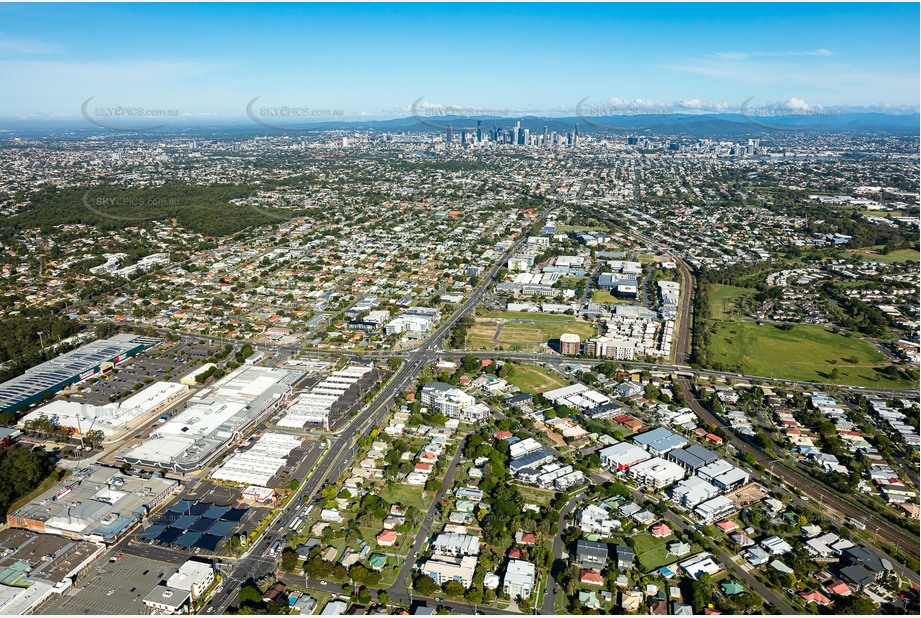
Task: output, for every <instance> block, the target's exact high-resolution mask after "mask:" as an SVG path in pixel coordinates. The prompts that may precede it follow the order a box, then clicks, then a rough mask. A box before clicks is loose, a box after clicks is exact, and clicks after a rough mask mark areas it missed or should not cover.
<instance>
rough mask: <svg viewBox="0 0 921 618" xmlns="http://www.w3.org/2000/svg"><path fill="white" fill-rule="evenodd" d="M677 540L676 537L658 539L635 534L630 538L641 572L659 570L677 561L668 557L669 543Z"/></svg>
mask: <svg viewBox="0 0 921 618" xmlns="http://www.w3.org/2000/svg"><path fill="white" fill-rule="evenodd" d="M674 540H675V537H674V536H671V537H668V538H664V539H657V538H654V537H653V536H652V535H650V534H645V533H643V534H634V535H633V536H632V537H630V542H631V543H632V544H633V552H634V553H635V554H636V558H637V560H638V561H639V563H640V570H641V571H643V572H644V573H647V572H649V571H652V570H653V569H657V568H659V567H661V566H665V565H666V564H670V563H672V562H674V561H675V560H676V558H675V557H674V556H669V555H668V549H667V548H666V544H667V543H671V542H672V541H674Z"/></svg>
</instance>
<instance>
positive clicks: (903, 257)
mask: <svg viewBox="0 0 921 618" xmlns="http://www.w3.org/2000/svg"><path fill="white" fill-rule="evenodd" d="M860 257H861V259H863V261H865V262H882V263H884V264H895V263H896V262H907V261H909V260H913V261H915V262H917V261H919V260H921V253H919V252H917V251H915V250H914V249H899V250H897V251H891V252H889V253H887V254H886V255H882V254H880V255H875V254H869V253H863V254H861V256H860Z"/></svg>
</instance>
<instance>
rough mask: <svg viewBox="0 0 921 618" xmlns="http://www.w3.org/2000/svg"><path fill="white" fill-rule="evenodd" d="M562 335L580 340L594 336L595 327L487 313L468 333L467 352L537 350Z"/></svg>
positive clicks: (556, 318) (563, 319)
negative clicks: (469, 350) (573, 335)
mask: <svg viewBox="0 0 921 618" xmlns="http://www.w3.org/2000/svg"><path fill="white" fill-rule="evenodd" d="M563 333H575V334H577V335H579V336H580V337H581V338H582V339H583V340H584V339H586V338H588V337H593V336H594V335H595V327H594V326H593V325H592V324H590V323H588V322H585V321H583V320H580V319H578V318H575V317H573V316H569V315H558V314H546V313H529V312H516V311H490V312H486V313H484V314H483V315H482V316H478V317H477V318H476V324H474V325H473V326H472V327H470V329H469V330H468V334H467V349H471V350H474V349H478V350H533V351H537V352H539V351H541V350H542V349H543V348H544V346H545V345H546V344H547V343H548V342H549V341H552V340H555V339H559V338H560V335H562V334H563Z"/></svg>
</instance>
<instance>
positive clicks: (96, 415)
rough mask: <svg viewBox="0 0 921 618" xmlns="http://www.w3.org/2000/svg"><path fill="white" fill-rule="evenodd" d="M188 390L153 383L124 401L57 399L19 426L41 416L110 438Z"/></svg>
mask: <svg viewBox="0 0 921 618" xmlns="http://www.w3.org/2000/svg"><path fill="white" fill-rule="evenodd" d="M188 392H189V387H188V386H186V385H184V384H176V383H174V382H154V383H153V384H151V385H150V386H148V387H147V388H145V389H144V390H142V391H141V392H139V393H137V394H136V395H132V396H131V397H129V398H128V399H126V400H125V401H122V402H119V403H110V404H108V405H104V406H94V405H90V404H86V403H80V402H77V401H65V400H63V399H58V400H55V401H52V402H50V403H48V404H46V405H43V406H41V407H40V408H38V409H36V410H34V411H33V412H30V413H29V414H27V415H25V416H24V417H22V418H21V419H20V421H19V426H20V427H24V426H25V424H26V423H28V422H29V421H31V420H35V419H38V418H40V417H42V416H44V417H46V418H49V419H54V420H55V422H56V423H57V424H58V426H59V427H66V428H68V429H70V430H71V431H72V432H73V433H74V435H81V434H84V433H86V432H89V431H101V432H102V433H104V434H105V436H106V438H112V437H115V436H118V435H120V434H124V433H125V432H126V431H128V430H130V429H131V428H132V427H133V426H136V425H138V424H139V423H141V422H143V421H144V420H146V419H147V418H148V417H149V416H150V415H151V414H156V413H158V412H160V411H162V410H164V409H166V408H167V407H169V406H171V405H172V404H174V403H176V402H177V401H179V400H181V399H182V397H183V396H184V395H185V394H186V393H188Z"/></svg>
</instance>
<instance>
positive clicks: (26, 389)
mask: <svg viewBox="0 0 921 618" xmlns="http://www.w3.org/2000/svg"><path fill="white" fill-rule="evenodd" d="M161 341H162V339H156V338H153V337H142V336H140V335H129V334H123V335H115V336H114V337H110V338H108V339H101V340H99V341H93V342H91V343H87V344H86V345H83V346H80V347H79V348H77V349H76V350H72V351H70V352H67V353H65V354H61V355H60V356H58V357H57V358H53V359H51V360H50V361H46V362H44V363H42V364H41V365H36V366H35V367H32V368H31V369H29V370H27V371H26V372H25V373H24V374H22V375H21V376H18V377H16V378H13V379H12V380H8V381H6V382H4V383H3V384H0V412H7V411H16V410H19V409H21V408H24V407H27V406H30V405H32V404H33V403H36V402H39V401H41V400H42V399H43V398H44V397H45V396H47V395H53V394H54V393H57V392H58V391H60V390H61V389H63V388H65V387H67V386H70V385H71V384H76V383H77V382H82V381H84V380H87V379H89V378H91V377H92V376H94V375H96V374H97V373H100V372H103V371H108V370H110V369H111V368H112V367H113V366H114V365H115V364H116V363H119V362H121V361H123V360H125V359H126V358H130V357H132V356H134V355H135V354H137V353H138V352H141V351H142V350H146V349H147V348H151V347H153V346H155V345H158V344H159V343H160V342H161Z"/></svg>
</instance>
